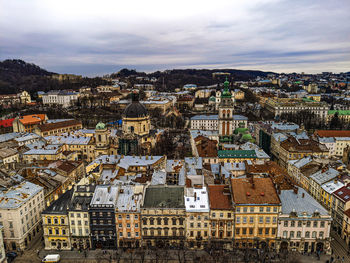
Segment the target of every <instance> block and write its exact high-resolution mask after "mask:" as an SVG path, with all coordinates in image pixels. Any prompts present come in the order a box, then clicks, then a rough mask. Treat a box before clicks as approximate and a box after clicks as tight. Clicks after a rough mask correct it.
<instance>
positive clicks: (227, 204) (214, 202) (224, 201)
mask: <svg viewBox="0 0 350 263" xmlns="http://www.w3.org/2000/svg"><path fill="white" fill-rule="evenodd" d="M225 187H226V189H227V188H229V186H228V185H208V191H209V203H210V209H232V201H231V194H230V191H229V189H227V190H228V191H225V192H224V189H225Z"/></svg>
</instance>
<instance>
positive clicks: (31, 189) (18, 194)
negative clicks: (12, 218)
mask: <svg viewBox="0 0 350 263" xmlns="http://www.w3.org/2000/svg"><path fill="white" fill-rule="evenodd" d="M42 189H43V188H42V187H41V186H38V185H36V184H32V183H30V182H27V181H24V182H23V183H21V184H18V185H16V186H14V187H11V188H9V189H8V190H6V191H1V192H0V208H2V209H15V208H18V207H21V206H22V205H23V204H25V203H26V202H27V201H28V200H29V199H31V198H32V197H33V196H35V195H36V194H37V193H39V192H40V191H41V190H42Z"/></svg>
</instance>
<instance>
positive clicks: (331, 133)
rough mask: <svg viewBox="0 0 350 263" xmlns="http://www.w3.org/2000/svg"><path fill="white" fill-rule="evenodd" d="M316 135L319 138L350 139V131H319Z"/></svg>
mask: <svg viewBox="0 0 350 263" xmlns="http://www.w3.org/2000/svg"><path fill="white" fill-rule="evenodd" d="M315 135H318V136H319V137H350V130H317V131H315Z"/></svg>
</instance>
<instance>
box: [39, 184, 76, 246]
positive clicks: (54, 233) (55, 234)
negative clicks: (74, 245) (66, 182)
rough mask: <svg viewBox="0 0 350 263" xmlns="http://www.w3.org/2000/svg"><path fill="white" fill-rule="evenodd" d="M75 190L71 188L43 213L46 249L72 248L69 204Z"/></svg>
mask: <svg viewBox="0 0 350 263" xmlns="http://www.w3.org/2000/svg"><path fill="white" fill-rule="evenodd" d="M72 192H73V190H69V191H67V192H65V193H64V194H63V195H61V196H60V198H58V199H57V200H56V201H55V202H53V203H52V204H51V205H50V206H49V207H48V208H47V209H46V210H45V211H43V212H42V213H41V215H42V220H43V229H44V242H45V249H46V250H52V249H53V250H56V249H59V250H70V249H71V241H70V229H69V220H68V211H67V210H68V205H69V202H70V200H71V197H72Z"/></svg>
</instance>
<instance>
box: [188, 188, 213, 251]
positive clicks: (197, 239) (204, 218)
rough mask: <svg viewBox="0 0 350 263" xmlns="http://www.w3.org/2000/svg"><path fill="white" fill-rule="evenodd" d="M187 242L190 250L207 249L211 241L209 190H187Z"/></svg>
mask: <svg viewBox="0 0 350 263" xmlns="http://www.w3.org/2000/svg"><path fill="white" fill-rule="evenodd" d="M185 206H186V240H187V246H188V247H189V248H196V249H202V248H205V247H207V245H208V240H209V233H208V230H209V224H210V220H209V200H208V192H207V188H206V187H204V186H202V187H189V188H185Z"/></svg>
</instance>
